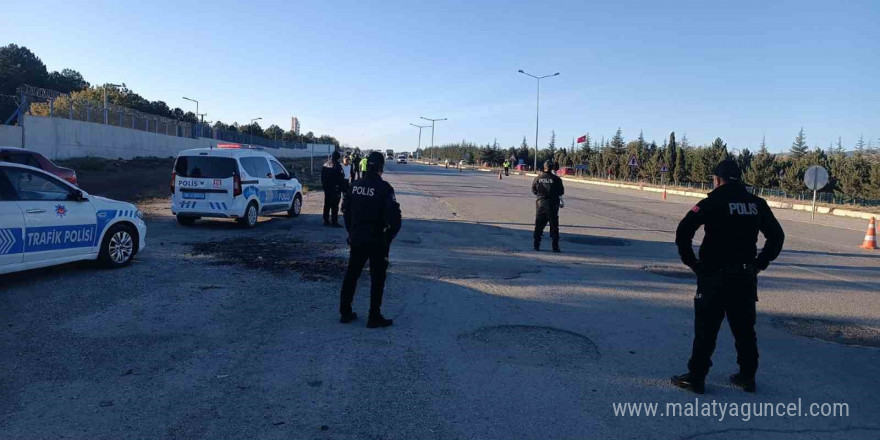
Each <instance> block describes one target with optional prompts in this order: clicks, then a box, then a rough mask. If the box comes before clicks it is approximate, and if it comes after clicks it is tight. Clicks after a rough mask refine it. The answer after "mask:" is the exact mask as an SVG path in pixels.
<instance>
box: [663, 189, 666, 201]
mask: <svg viewBox="0 0 880 440" xmlns="http://www.w3.org/2000/svg"><path fill="white" fill-rule="evenodd" d="M663 200H666V188H663Z"/></svg>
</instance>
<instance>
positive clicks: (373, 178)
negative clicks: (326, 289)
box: [339, 152, 401, 328]
mask: <svg viewBox="0 0 880 440" xmlns="http://www.w3.org/2000/svg"><path fill="white" fill-rule="evenodd" d="M364 160H365V161H366V162H367V171H366V173H364V177H363V178H361V179H359V180H357V181H355V182H354V183H353V184H352V186H351V190H350V191H349V193H348V195H347V196H346V197H345V201H344V203H343V205H342V215H343V218H344V220H345V229H346V230H348V239H349V244H350V245H351V253H350V256H349V259H348V269H347V270H346V271H345V279H344V280H343V282H342V293H341V295H340V300H339V314H340V315H341V316H340V318H339V322H341V323H343V324H346V323H349V322H351V321H354V320H355V319H356V318H357V313H355V312H353V311H352V310H351V302H352V300H353V299H354V292H355V289H356V287H357V279H358V277H360V276H361V272H362V271H363V269H364V264H366V262H367V261H369V262H370V315H369V317H368V319H367V327H368V328H377V327H388V326H390V325H391V324H392V323H393V321H392V320H391V319H385V318H384V317H383V316H382V311H381V308H382V296H383V295H384V293H385V274H386V271H387V270H388V252H389V250H390V247H391V241H392V240H394V237H395V236H397V233H398V232H399V231H400V225H401V215H400V205H399V204H398V203H397V199H396V198H395V197H394V188H392V187H391V185H389V184H388V182H386V181H384V180H382V170H383V168H384V166H385V158H384V157H383V156H382V153H379V152H372V153H370V155H369V156H368V157H367V158H366V159H364Z"/></svg>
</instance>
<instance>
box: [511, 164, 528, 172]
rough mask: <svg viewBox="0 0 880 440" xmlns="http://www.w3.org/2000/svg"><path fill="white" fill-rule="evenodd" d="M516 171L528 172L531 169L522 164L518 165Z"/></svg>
mask: <svg viewBox="0 0 880 440" xmlns="http://www.w3.org/2000/svg"><path fill="white" fill-rule="evenodd" d="M514 169H515V170H517V171H528V170H529V167H528V166H527V165H526V164H522V163H521V164H518V165H517V166H516V167H514Z"/></svg>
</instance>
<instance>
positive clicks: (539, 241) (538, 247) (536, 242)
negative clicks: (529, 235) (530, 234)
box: [534, 240, 541, 251]
mask: <svg viewBox="0 0 880 440" xmlns="http://www.w3.org/2000/svg"><path fill="white" fill-rule="evenodd" d="M534 248H535V250H536V251H540V250H541V240H535V246H534Z"/></svg>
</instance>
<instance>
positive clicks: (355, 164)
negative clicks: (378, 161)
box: [351, 152, 361, 183]
mask: <svg viewBox="0 0 880 440" xmlns="http://www.w3.org/2000/svg"><path fill="white" fill-rule="evenodd" d="M360 178H361V155H360V153H357V152H355V153H354V155H353V156H352V159H351V182H352V183H354V181H355V180H358V179H360Z"/></svg>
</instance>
